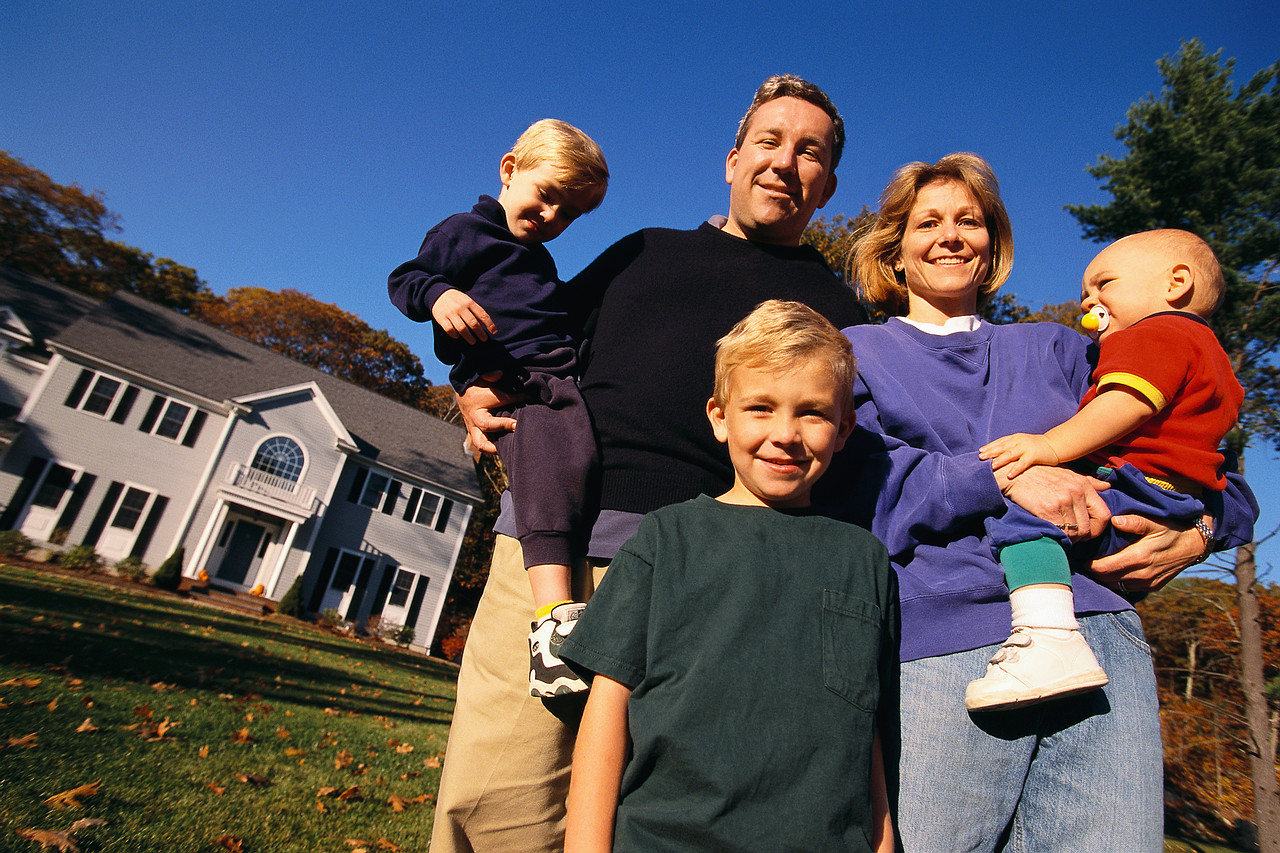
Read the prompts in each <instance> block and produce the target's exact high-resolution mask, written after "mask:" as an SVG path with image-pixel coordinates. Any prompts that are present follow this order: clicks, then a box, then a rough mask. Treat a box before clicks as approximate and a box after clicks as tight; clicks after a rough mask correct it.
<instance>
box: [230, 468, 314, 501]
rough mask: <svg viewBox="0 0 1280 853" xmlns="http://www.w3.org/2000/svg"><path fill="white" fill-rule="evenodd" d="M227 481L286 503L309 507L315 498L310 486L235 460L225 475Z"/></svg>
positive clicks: (237, 486) (232, 484) (239, 487)
mask: <svg viewBox="0 0 1280 853" xmlns="http://www.w3.org/2000/svg"><path fill="white" fill-rule="evenodd" d="M227 483H228V484H229V485H231V486H234V487H235V488H238V489H244V490H245V491H247V492H255V493H256V494H259V495H265V496H266V497H269V498H275V499H276V500H278V501H284V502H285V503H287V504H292V505H293V506H300V507H310V506H311V503H312V501H314V500H315V497H316V490H315V488H313V487H312V486H300V485H298V484H297V483H296V482H294V481H293V480H286V479H285V478H284V477H278V476H276V475H275V474H268V473H267V472H266V471H260V470H258V469H257V468H250V467H249V466H248V465H242V464H240V463H239V462H237V463H236V464H235V465H233V466H232V467H231V471H230V473H229V474H228V475H227Z"/></svg>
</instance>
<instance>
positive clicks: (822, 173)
mask: <svg viewBox="0 0 1280 853" xmlns="http://www.w3.org/2000/svg"><path fill="white" fill-rule="evenodd" d="M834 144H835V125H833V124H832V123H831V118H830V117H829V116H828V115H827V114H826V113H825V112H823V111H822V109H821V108H820V107H818V106H816V105H814V104H811V103H809V102H808V101H802V100H800V99H799V98H791V97H787V98H775V99H774V100H772V101H769V102H768V103H766V104H765V105H763V106H762V107H760V108H759V109H758V110H756V113H755V115H754V116H752V117H751V123H750V124H749V125H748V126H747V133H746V135H745V136H744V137H743V140H742V147H740V148H735V149H733V150H732V151H730V152H729V158H728V160H727V161H726V162H725V181H726V182H728V183H729V185H730V190H729V221H728V223H726V224H725V226H724V230H725V231H727V232H729V233H730V234H733V235H734V236H736V237H742V238H744V239H747V240H754V241H756V242H760V243H777V244H780V245H786V246H795V245H798V244H799V242H800V235H801V233H803V232H804V229H805V226H806V225H808V224H809V220H810V219H811V218H813V214H814V212H815V211H816V210H818V208H820V207H822V206H823V205H825V204H826V203H827V200H828V199H830V198H831V194H832V193H834V192H835V190H836V176H835V173H834V172H833V171H832V170H831V155H832V146H833V145H834Z"/></svg>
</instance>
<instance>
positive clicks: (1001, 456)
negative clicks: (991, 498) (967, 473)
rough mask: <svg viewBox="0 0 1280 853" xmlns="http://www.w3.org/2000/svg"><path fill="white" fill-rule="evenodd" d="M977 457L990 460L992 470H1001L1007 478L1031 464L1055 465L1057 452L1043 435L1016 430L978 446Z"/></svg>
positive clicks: (1009, 478)
mask: <svg viewBox="0 0 1280 853" xmlns="http://www.w3.org/2000/svg"><path fill="white" fill-rule="evenodd" d="M978 458H979V459H989V460H991V468H992V470H993V471H1000V470H1001V469H1004V470H1003V471H1001V474H1002V475H1003V476H1004V477H1005V479H1007V480H1012V479H1013V478H1014V477H1016V476H1018V475H1019V474H1021V473H1023V472H1024V471H1026V470H1027V469H1028V468H1030V467H1032V466H1033V465H1057V464H1058V454H1057V452H1056V451H1054V449H1053V445H1051V444H1049V440H1048V439H1046V438H1045V437H1044V436H1043V435H1035V434H1032V433H1027V432H1018V433H1014V434H1013V435H1006V436H1004V437H1003V438H997V439H996V440H995V441H992V442H989V443H987V444H984V445H983V446H982V447H980V448H978Z"/></svg>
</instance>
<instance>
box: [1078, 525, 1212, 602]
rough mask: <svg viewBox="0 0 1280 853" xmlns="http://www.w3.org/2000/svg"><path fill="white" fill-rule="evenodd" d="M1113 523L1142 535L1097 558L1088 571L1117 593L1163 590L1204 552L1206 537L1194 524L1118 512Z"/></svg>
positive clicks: (1128, 532)
mask: <svg viewBox="0 0 1280 853" xmlns="http://www.w3.org/2000/svg"><path fill="white" fill-rule="evenodd" d="M1111 525H1112V526H1113V527H1115V528H1116V530H1119V531H1121V532H1123V533H1126V534H1129V535H1131V536H1138V537H1141V538H1139V539H1138V541H1136V542H1134V543H1133V544H1132V545H1129V546H1128V547H1126V548H1125V549H1124V550H1123V551H1119V552H1117V553H1115V554H1112V555H1111V556H1110V557H1102V558H1101V559H1098V560H1094V561H1093V564H1092V565H1091V566H1090V567H1089V568H1088V569H1086V571H1087V572H1088V573H1089V574H1090V575H1091V576H1092V577H1093V579H1094V580H1096V581H1097V582H1098V583H1100V584H1103V585H1104V586H1109V587H1111V588H1112V589H1114V590H1116V591H1117V592H1150V591H1154V590H1157V589H1160V587H1162V586H1164V585H1165V584H1167V583H1168V582H1169V581H1171V580H1173V579H1174V578H1175V577H1177V576H1178V573H1179V572H1181V571H1182V570H1183V569H1185V568H1187V567H1188V566H1190V565H1192V564H1193V563H1195V561H1196V560H1197V559H1199V558H1200V555H1201V554H1203V553H1204V537H1203V536H1201V535H1200V533H1199V531H1197V530H1196V529H1195V528H1194V527H1169V526H1168V525H1166V524H1163V523H1161V522H1159V521H1154V520H1152V519H1150V518H1147V517H1146V516H1142V515H1118V516H1116V517H1115V518H1113V519H1111Z"/></svg>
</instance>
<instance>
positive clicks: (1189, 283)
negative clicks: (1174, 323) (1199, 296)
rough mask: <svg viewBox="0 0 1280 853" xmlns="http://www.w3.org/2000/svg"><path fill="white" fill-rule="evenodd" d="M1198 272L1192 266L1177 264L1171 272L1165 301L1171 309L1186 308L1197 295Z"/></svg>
mask: <svg viewBox="0 0 1280 853" xmlns="http://www.w3.org/2000/svg"><path fill="white" fill-rule="evenodd" d="M1195 289H1196V272H1195V269H1194V268H1193V267H1192V266H1191V265H1190V264H1183V263H1177V264H1174V265H1173V267H1172V268H1170V270H1169V279H1168V282H1167V283H1166V290H1165V301H1166V302H1168V303H1169V307H1170V308H1179V309H1182V308H1186V307H1187V306H1188V305H1190V304H1191V297H1192V296H1193V295H1194V294H1195Z"/></svg>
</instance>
